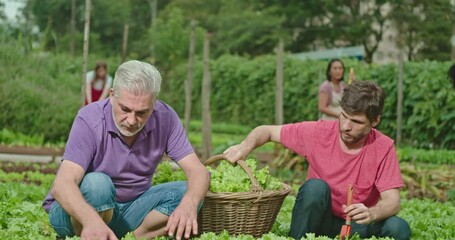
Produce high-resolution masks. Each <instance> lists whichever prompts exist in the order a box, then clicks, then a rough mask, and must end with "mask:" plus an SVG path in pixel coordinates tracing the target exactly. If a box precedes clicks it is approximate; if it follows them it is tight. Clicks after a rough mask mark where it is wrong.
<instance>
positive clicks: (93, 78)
mask: <svg viewBox="0 0 455 240" xmlns="http://www.w3.org/2000/svg"><path fill="white" fill-rule="evenodd" d="M111 86H112V77H111V76H109V75H108V74H107V64H106V63H104V62H97V63H96V66H95V69H94V70H93V71H90V72H88V73H87V76H86V82H85V105H87V104H90V103H92V102H96V101H99V100H103V99H105V98H106V97H107V96H108V94H109V89H111Z"/></svg>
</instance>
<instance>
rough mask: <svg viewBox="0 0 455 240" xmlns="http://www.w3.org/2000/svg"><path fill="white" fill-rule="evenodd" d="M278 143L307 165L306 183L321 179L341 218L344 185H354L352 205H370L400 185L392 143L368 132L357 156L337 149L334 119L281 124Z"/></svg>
mask: <svg viewBox="0 0 455 240" xmlns="http://www.w3.org/2000/svg"><path fill="white" fill-rule="evenodd" d="M281 143H282V144H283V145H284V146H285V147H287V148H289V149H290V150H292V151H294V152H295V153H297V154H300V155H301V156H304V157H305V158H306V159H307V161H308V163H309V168H308V176H307V180H308V179H311V178H317V179H322V180H324V181H326V182H327V183H328V185H329V186H330V190H331V193H332V213H333V214H334V215H336V216H339V217H341V218H344V214H343V212H342V206H343V204H346V198H347V189H348V185H349V184H350V183H352V184H353V185H354V195H353V203H364V204H365V205H366V206H367V207H372V206H374V205H375V204H376V203H377V201H378V200H379V197H380V193H381V192H383V191H385V190H389V189H393V188H400V187H402V186H403V180H402V178H401V173H400V166H399V164H398V158H397V155H396V151H395V147H394V145H393V140H392V139H390V138H389V137H387V136H385V135H383V134H382V133H380V132H379V131H377V130H376V129H372V130H371V132H370V134H369V135H368V137H367V139H366V141H365V145H364V147H363V148H362V150H361V151H360V152H359V153H358V154H354V155H353V154H348V153H346V152H344V151H343V150H342V149H341V145H340V140H339V128H338V120H333V121H324V120H319V121H317V122H301V123H295V124H287V125H284V126H283V127H282V129H281Z"/></svg>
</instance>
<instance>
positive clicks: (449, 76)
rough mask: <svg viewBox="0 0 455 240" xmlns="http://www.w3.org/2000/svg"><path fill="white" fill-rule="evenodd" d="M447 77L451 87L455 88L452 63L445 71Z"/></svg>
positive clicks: (454, 70) (454, 72) (454, 71)
mask: <svg viewBox="0 0 455 240" xmlns="http://www.w3.org/2000/svg"><path fill="white" fill-rule="evenodd" d="M447 77H448V78H449V80H450V81H452V84H453V88H455V64H453V65H452V66H451V67H450V68H449V71H448V72H447Z"/></svg>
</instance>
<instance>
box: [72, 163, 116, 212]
mask: <svg viewBox="0 0 455 240" xmlns="http://www.w3.org/2000/svg"><path fill="white" fill-rule="evenodd" d="M80 189H81V193H82V195H83V196H84V198H85V200H86V201H87V202H88V203H89V204H91V205H92V206H94V207H95V209H96V210H97V211H104V210H107V209H110V208H112V206H111V205H113V204H114V201H115V187H114V184H113V183H112V180H111V178H110V177H109V176H107V175H106V174H104V173H101V172H91V173H87V174H86V175H85V176H84V178H83V179H82V182H81V184H80ZM107 205H109V206H107ZM97 208H98V209H97Z"/></svg>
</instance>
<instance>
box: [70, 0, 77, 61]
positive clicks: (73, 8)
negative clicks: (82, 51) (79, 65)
mask: <svg viewBox="0 0 455 240" xmlns="http://www.w3.org/2000/svg"><path fill="white" fill-rule="evenodd" d="M70 31H71V42H70V52H71V55H73V56H74V54H75V46H74V38H75V35H76V0H71V29H70Z"/></svg>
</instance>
